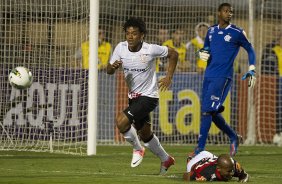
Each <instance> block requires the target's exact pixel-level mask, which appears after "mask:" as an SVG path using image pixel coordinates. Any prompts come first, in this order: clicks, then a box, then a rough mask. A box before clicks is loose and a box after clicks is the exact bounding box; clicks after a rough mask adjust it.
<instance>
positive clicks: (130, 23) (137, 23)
mask: <svg viewBox="0 0 282 184" xmlns="http://www.w3.org/2000/svg"><path fill="white" fill-rule="evenodd" d="M128 27H137V28H138V29H139V31H140V32H141V33H144V34H146V33H147V29H146V24H145V22H144V21H143V20H142V19H141V18H136V17H131V18H129V19H128V20H127V21H126V22H125V23H124V25H123V30H124V31H126V29H127V28H128Z"/></svg>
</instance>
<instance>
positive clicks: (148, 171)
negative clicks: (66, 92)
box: [0, 145, 282, 184]
mask: <svg viewBox="0 0 282 184" xmlns="http://www.w3.org/2000/svg"><path fill="white" fill-rule="evenodd" d="M164 147H165V148H166V150H167V151H168V152H169V153H171V154H172V155H173V156H174V157H175V159H176V164H175V165H174V166H173V167H171V168H170V170H169V171H168V173H167V175H166V176H159V175H158V171H159V167H160V161H159V159H158V158H157V157H155V156H154V155H153V154H152V153H151V152H150V151H148V150H147V151H146V155H145V158H144V160H143V162H142V164H141V165H140V166H139V167H137V168H131V167H130V161H131V154H132V149H131V147H129V146H98V148H97V155H96V156H73V155H63V154H50V153H35V152H16V151H0V183H1V184H2V183H3V184H63V183H65V184H90V183H91V184H124V183H130V184H137V183H140V184H141V183H142V184H174V183H176V184H178V183H179V184H183V183H185V182H184V181H183V180H182V174H183V172H184V171H185V168H186V165H185V164H186V155H187V153H188V152H191V150H192V148H193V147H192V146H168V145H164ZM207 149H208V150H209V151H211V152H213V153H214V154H217V155H218V154H220V153H226V152H228V145H225V146H208V147H207ZM235 159H236V160H238V161H239V162H240V163H241V164H242V166H243V167H244V168H245V170H246V171H247V172H248V173H249V174H250V181H249V183H253V184H266V183H270V184H276V183H277V184H278V183H279V184H281V183H282V148H281V147H274V146H254V147H253V146H252V147H251V146H241V147H240V151H239V153H238V154H237V156H236V157H235ZM191 183H196V182H191ZM214 183H222V182H214ZM229 183H238V182H237V180H235V179H234V180H232V181H231V182H229Z"/></svg>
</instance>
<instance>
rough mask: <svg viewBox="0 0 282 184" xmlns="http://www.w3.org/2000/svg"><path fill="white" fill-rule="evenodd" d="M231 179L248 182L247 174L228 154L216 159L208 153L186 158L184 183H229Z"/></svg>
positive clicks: (203, 152)
mask: <svg viewBox="0 0 282 184" xmlns="http://www.w3.org/2000/svg"><path fill="white" fill-rule="evenodd" d="M233 177H236V178H238V179H239V180H238V181H239V182H242V183H245V182H247V181H248V180H249V175H248V173H246V172H245V170H244V169H243V168H242V167H241V165H240V164H239V163H238V162H237V161H235V160H234V159H232V158H231V157H230V156H229V155H228V154H221V155H219V157H217V156H215V155H213V154H212V153H210V152H208V151H202V152H200V153H199V154H198V155H196V156H194V157H193V158H188V160H187V171H186V172H185V173H184V175H183V179H184V180H185V181H229V180H231V179H232V178H233Z"/></svg>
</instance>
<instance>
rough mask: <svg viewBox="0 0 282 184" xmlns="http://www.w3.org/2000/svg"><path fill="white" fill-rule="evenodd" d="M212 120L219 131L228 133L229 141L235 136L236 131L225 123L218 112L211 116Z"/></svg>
mask: <svg viewBox="0 0 282 184" xmlns="http://www.w3.org/2000/svg"><path fill="white" fill-rule="evenodd" d="M212 121H213V122H214V124H215V125H216V126H217V128H219V129H220V130H221V131H223V132H224V133H225V134H227V135H228V137H229V138H230V140H231V141H233V140H235V139H236V138H237V133H236V132H235V131H234V130H233V129H232V128H231V127H230V126H229V125H228V124H227V123H226V121H225V120H224V118H223V117H222V115H221V114H220V113H219V114H216V115H214V116H213V117H212Z"/></svg>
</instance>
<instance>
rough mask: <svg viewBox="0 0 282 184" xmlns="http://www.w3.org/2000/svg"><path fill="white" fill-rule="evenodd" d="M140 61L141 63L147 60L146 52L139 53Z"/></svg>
mask: <svg viewBox="0 0 282 184" xmlns="http://www.w3.org/2000/svg"><path fill="white" fill-rule="evenodd" d="M140 61H141V62H142V63H146V62H147V55H146V54H142V55H140Z"/></svg>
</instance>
